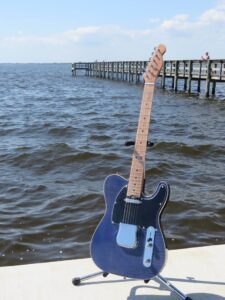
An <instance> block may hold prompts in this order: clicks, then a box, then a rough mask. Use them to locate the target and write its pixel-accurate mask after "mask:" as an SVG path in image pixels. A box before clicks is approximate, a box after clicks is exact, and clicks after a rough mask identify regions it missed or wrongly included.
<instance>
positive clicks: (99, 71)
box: [72, 59, 225, 97]
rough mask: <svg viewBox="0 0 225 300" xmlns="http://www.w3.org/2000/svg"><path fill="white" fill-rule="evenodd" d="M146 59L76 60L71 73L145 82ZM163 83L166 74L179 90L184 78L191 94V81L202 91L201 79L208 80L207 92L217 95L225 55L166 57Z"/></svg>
mask: <svg viewBox="0 0 225 300" xmlns="http://www.w3.org/2000/svg"><path fill="white" fill-rule="evenodd" d="M147 63H148V62H147V61H117V62H116V61H115V62H104V61H103V62H88V63H83V62H82V63H81V62H79V63H73V64H72V75H73V76H76V75H77V74H78V71H79V70H83V73H84V75H86V76H90V77H98V78H104V79H111V80H118V81H128V82H134V83H140V82H143V73H144V71H145V68H146V65H147ZM159 77H161V87H162V88H165V81H166V78H170V79H171V88H172V89H173V90H174V91H178V81H179V80H182V90H183V91H184V92H187V93H188V94H190V93H191V92H192V82H193V81H197V91H196V92H199V93H200V92H201V88H202V81H205V85H204V91H205V96H206V97H209V96H210V94H212V95H215V92H216V83H217V82H225V59H216V60H207V61H204V60H167V61H164V65H163V68H162V70H161V72H160V75H159Z"/></svg>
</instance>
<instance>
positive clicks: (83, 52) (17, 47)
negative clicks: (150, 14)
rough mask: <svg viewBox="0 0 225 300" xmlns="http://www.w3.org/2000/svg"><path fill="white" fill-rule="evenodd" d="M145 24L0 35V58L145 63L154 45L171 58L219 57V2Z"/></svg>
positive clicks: (224, 22) (224, 23)
mask: <svg viewBox="0 0 225 300" xmlns="http://www.w3.org/2000/svg"><path fill="white" fill-rule="evenodd" d="M148 21H149V27H148V28H144V29H135V28H131V29H127V28H123V27H121V26H119V25H115V24H114V25H101V26H83V27H77V28H72V29H70V30H67V31H64V32H61V33H55V34H51V35H45V36H43V35H42V36H38V35H26V34H25V33H24V32H21V31H18V32H17V34H15V35H13V36H8V37H2V38H1V37H0V48H1V60H2V61H3V59H4V61H13V59H12V57H17V61H22V60H23V61H25V60H26V59H27V60H28V57H29V61H38V58H39V57H40V58H39V60H41V61H52V60H53V61H73V60H74V58H75V59H76V60H89V61H91V60H95V59H98V60H100V59H104V60H110V59H113V60H119V59H134V60H135V59H146V57H148V56H149V53H151V49H153V47H154V46H155V45H156V44H158V43H165V44H167V46H168V47H167V48H168V52H167V55H168V56H169V58H176V59H179V58H181V59H184V58H198V57H199V54H200V55H201V54H202V52H204V51H205V50H209V51H210V54H211V53H212V52H213V53H214V54H212V56H214V57H215V56H216V57H218V58H219V57H222V56H223V53H224V52H225V43H224V42H225V0H221V1H218V3H217V4H216V5H215V6H214V7H212V8H211V9H208V10H205V11H203V12H202V13H201V14H200V15H199V16H198V17H196V18H193V17H192V16H191V15H188V14H185V13H181V14H178V15H175V16H173V17H172V18H170V19H165V20H160V19H158V18H155V19H150V20H148ZM151 47H152V48H151ZM149 48H150V50H149ZM49 53H50V54H49ZM217 53H218V54H217ZM3 54H4V55H3ZM10 55H11V56H10ZM16 55H17V56H16ZM168 56H167V57H168ZM15 60H16V58H15V59H14V61H15Z"/></svg>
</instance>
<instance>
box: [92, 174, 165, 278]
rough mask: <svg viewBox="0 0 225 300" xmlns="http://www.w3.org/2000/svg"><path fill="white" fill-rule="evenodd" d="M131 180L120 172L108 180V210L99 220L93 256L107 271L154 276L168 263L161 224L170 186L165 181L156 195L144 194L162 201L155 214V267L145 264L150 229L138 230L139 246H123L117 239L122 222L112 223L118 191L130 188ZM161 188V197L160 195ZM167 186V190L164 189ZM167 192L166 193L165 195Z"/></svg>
mask: <svg viewBox="0 0 225 300" xmlns="http://www.w3.org/2000/svg"><path fill="white" fill-rule="evenodd" d="M127 183H128V182H127V180H126V179H124V178H123V177H121V176H119V175H110V176H108V177H107V178H106V180H105V184H104V194H105V201H106V211H105V214H104V217H103V218H102V220H101V222H100V223H99V225H98V227H97V229H96V231H95V233H94V235H93V238H92V241H91V256H92V259H93V260H94V262H95V264H96V265H97V266H98V267H99V268H100V269H101V270H103V271H104V272H108V273H112V274H117V275H121V276H125V277H130V278H137V279H151V278H152V277H154V276H156V275H157V274H159V273H160V272H161V270H162V268H163V266H164V264H165V259H166V247H165V242H164V238H163V234H162V231H161V228H160V215H161V212H162V210H163V207H164V206H165V204H166V202H167V200H168V198H169V186H168V184H167V183H166V182H161V183H159V185H158V188H157V190H156V192H155V193H154V195H152V196H151V197H150V196H144V199H145V200H144V201H157V202H158V201H160V203H161V204H162V205H161V206H160V211H158V213H157V215H156V216H155V218H156V220H155V224H156V228H157V231H156V234H155V243H154V250H153V251H154V252H153V259H152V264H151V267H147V268H146V267H144V265H143V254H144V243H145V235H146V229H144V228H140V229H139V231H138V246H137V248H135V249H127V248H124V247H120V246H118V245H117V243H116V236H117V232H118V227H119V225H118V224H113V223H112V211H113V206H114V203H115V201H116V198H117V196H118V194H119V193H120V192H121V190H123V189H126V188H127ZM159 190H160V198H159V197H157V195H158V194H159ZM162 190H163V193H162ZM162 195H163V196H162Z"/></svg>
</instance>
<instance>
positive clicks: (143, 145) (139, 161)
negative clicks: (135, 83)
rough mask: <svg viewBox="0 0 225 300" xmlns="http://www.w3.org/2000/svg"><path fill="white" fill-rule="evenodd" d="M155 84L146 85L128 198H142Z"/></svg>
mask: <svg viewBox="0 0 225 300" xmlns="http://www.w3.org/2000/svg"><path fill="white" fill-rule="evenodd" d="M153 93H154V83H146V84H145V85H144V92H143V97H142V102H141V110H140V116H139V121H138V128H137V134H136V139H135V147H134V153H133V156H132V164H131V170H130V177H129V183H128V189H127V196H128V197H135V198H140V196H141V193H142V191H143V186H144V178H145V156H146V149H147V141H148V132H149V124H150V119H151V110H152V100H153Z"/></svg>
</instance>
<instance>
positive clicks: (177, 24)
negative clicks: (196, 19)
mask: <svg viewBox="0 0 225 300" xmlns="http://www.w3.org/2000/svg"><path fill="white" fill-rule="evenodd" d="M188 17H189V16H188V15H187V14H179V15H176V16H174V17H173V18H171V19H169V20H165V21H163V22H162V24H161V25H160V28H161V29H165V30H167V29H178V30H180V29H181V30H182V29H187V28H189V27H190V23H189V22H188Z"/></svg>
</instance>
